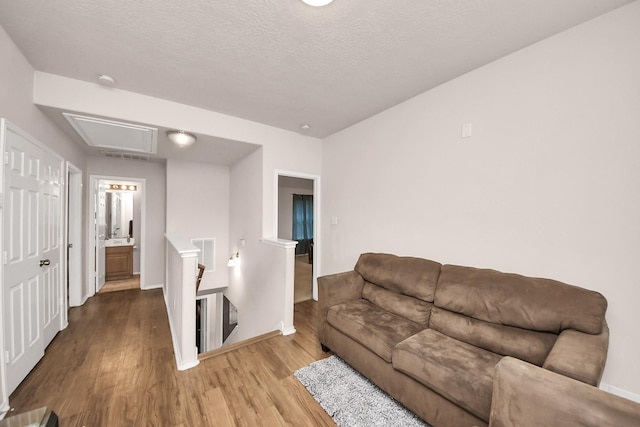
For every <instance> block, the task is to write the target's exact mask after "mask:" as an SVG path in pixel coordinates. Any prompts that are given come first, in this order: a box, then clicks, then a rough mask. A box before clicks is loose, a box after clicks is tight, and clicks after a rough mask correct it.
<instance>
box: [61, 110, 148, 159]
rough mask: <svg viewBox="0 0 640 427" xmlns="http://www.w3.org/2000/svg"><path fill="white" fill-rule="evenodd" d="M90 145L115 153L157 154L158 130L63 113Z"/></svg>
mask: <svg viewBox="0 0 640 427" xmlns="http://www.w3.org/2000/svg"><path fill="white" fill-rule="evenodd" d="M62 114H63V115H64V117H65V118H66V119H67V120H68V121H69V123H70V124H71V126H73V128H74V129H75V130H76V132H78V134H79V135H80V136H81V137H82V139H84V142H86V143H87V144H88V145H90V146H92V147H98V148H107V149H111V150H115V151H131V152H136V153H149V154H155V153H156V149H157V146H158V129H156V128H152V127H148V126H141V125H136V124H132V123H125V122H116V121H113V120H106V119H100V118H97V117H87V116H80V115H77V114H71V113H62Z"/></svg>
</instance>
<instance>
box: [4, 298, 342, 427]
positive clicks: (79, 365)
mask: <svg viewBox="0 0 640 427" xmlns="http://www.w3.org/2000/svg"><path fill="white" fill-rule="evenodd" d="M316 310H317V303H315V302H313V301H308V302H306V303H302V304H297V305H296V306H295V316H296V329H297V331H298V332H297V333H296V334H294V335H290V336H278V337H275V338H271V339H268V340H265V341H262V342H259V343H256V344H252V345H249V346H247V347H244V348H240V349H238V350H234V351H232V352H230V353H227V354H224V355H221V356H218V357H215V358H212V359H208V360H205V361H202V362H201V363H200V365H198V366H197V367H195V368H193V369H190V370H187V371H177V370H176V361H175V357H174V354H173V347H172V342H171V334H170V331H169V324H168V320H167V315H166V310H165V306H164V300H163V295H162V291H161V290H152V291H140V290H130V291H122V292H111V293H105V294H99V295H97V296H95V297H94V298H91V299H89V300H88V301H87V302H86V303H85V305H84V306H82V307H77V308H72V309H71V310H70V311H69V326H68V327H67V329H65V330H63V331H61V332H60V333H59V334H58V335H57V336H56V338H55V339H54V340H53V342H52V343H51V345H50V346H49V347H48V348H47V350H46V354H45V356H44V358H43V359H42V360H41V361H40V363H38V365H37V366H36V367H35V368H34V370H33V371H32V372H31V373H30V374H29V376H28V377H27V378H26V379H25V381H24V382H23V383H22V384H21V385H20V386H19V387H18V388H17V390H16V391H15V392H14V393H13V394H12V395H11V397H10V403H11V407H12V408H14V411H13V413H14V414H17V413H21V412H25V411H28V410H31V409H35V408H38V407H41V406H48V407H49V408H50V409H52V410H53V411H55V412H56V413H57V414H58V416H59V418H60V425H63V426H87V427H88V426H91V427H95V426H134V425H136V426H137V425H145V426H146V425H158V426H160V425H161V426H198V425H202V426H205V425H206V426H210V425H273V424H276V425H305V424H306V425H333V423H332V420H331V418H329V417H328V416H327V415H326V413H324V411H323V410H322V408H321V407H320V406H319V405H318V404H317V403H316V402H315V401H314V400H313V398H312V397H311V396H310V395H309V394H308V393H307V392H306V390H305V389H304V387H302V385H300V384H299V383H298V382H297V380H296V379H295V378H294V377H293V376H292V374H293V371H295V370H296V369H299V368H301V367H303V366H305V365H307V364H309V363H311V362H313V361H315V360H318V359H321V358H323V357H325V354H324V353H322V351H321V350H320V345H319V343H318V340H317V336H316V331H315V327H316V321H315V318H316ZM10 415H11V414H10Z"/></svg>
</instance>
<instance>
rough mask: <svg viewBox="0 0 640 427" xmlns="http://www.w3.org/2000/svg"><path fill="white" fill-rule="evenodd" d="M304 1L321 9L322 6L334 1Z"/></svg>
mask: <svg viewBox="0 0 640 427" xmlns="http://www.w3.org/2000/svg"><path fill="white" fill-rule="evenodd" d="M302 1H303V2H305V3H306V4H308V5H309V6H315V7H320V6H326V5H328V4H329V3H331V2H332V1H333V0H302Z"/></svg>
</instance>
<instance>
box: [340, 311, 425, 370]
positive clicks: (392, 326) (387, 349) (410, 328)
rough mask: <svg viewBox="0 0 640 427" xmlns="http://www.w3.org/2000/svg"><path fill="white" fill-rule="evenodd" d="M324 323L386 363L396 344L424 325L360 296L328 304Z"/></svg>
mask: <svg viewBox="0 0 640 427" xmlns="http://www.w3.org/2000/svg"><path fill="white" fill-rule="evenodd" d="M327 323H329V324H330V325H331V326H333V327H334V328H336V329H337V330H338V331H340V332H342V333H343V334H345V335H346V336H348V337H349V338H351V339H353V340H354V341H357V342H358V343H360V344H362V345H363V346H365V347H367V348H368V349H369V350H371V351H372V352H374V353H375V354H377V355H378V356H380V357H381V358H382V359H384V360H385V361H387V362H388V363H391V352H392V351H393V347H395V345H396V344H398V343H399V342H401V341H403V340H404V339H406V338H408V337H410V336H411V335H414V334H415V333H417V332H419V331H421V330H423V329H424V328H425V326H424V325H420V324H418V323H415V322H412V321H410V320H407V319H405V318H403V317H400V316H398V315H396V314H393V313H390V312H388V311H385V310H383V309H381V308H379V307H378V306H376V305H373V304H371V303H370V302H369V301H366V300H362V299H361V300H356V301H349V302H346V303H342V304H337V305H334V306H332V307H330V308H329V312H328V313H327Z"/></svg>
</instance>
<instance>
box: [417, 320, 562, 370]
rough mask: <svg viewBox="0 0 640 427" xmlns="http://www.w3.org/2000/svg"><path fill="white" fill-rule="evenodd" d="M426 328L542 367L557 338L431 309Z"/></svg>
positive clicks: (548, 333)
mask: <svg viewBox="0 0 640 427" xmlns="http://www.w3.org/2000/svg"><path fill="white" fill-rule="evenodd" d="M429 327H430V328H431V329H434V330H436V331H438V332H440V333H443V334H445V335H447V336H449V337H451V338H455V339H457V340H460V341H464V342H466V343H467V344H471V345H474V346H476V347H480V348H483V349H485V350H488V351H491V352H492V353H496V354H501V355H503V356H513V357H517V358H518V359H522V360H526V361H527V362H529V363H533V364H534V365H538V366H542V364H543V363H544V362H545V360H546V358H547V356H548V355H549V352H550V351H551V348H552V347H553V345H554V343H555V342H556V339H557V338H558V336H557V335H556V334H552V333H550V332H538V331H532V330H529V329H522V328H516V327H513V326H505V325H498V324H496V323H490V322H485V321H484V320H478V319H474V318H473V317H469V316H465V315H463V314H458V313H454V312H452V311H448V310H443V309H441V308H438V307H434V308H433V310H432V312H431V319H430V322H429Z"/></svg>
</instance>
